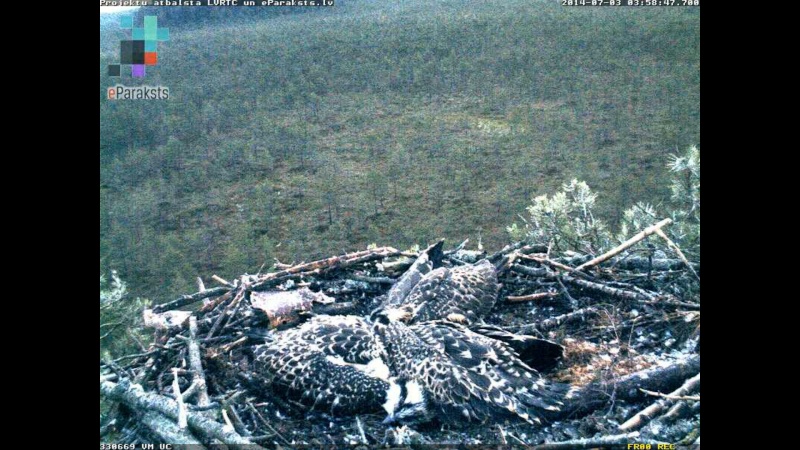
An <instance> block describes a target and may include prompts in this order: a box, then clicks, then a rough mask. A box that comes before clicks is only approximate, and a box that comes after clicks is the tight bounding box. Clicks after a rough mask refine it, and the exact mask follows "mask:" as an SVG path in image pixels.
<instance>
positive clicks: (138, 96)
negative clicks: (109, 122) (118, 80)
mask: <svg viewBox="0 0 800 450" xmlns="http://www.w3.org/2000/svg"><path fill="white" fill-rule="evenodd" d="M108 99H109V100H143V101H148V100H169V88H166V87H163V86H132V87H128V86H122V85H116V86H113V87H110V88H108Z"/></svg>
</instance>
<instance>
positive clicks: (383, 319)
mask: <svg viewBox="0 0 800 450" xmlns="http://www.w3.org/2000/svg"><path fill="white" fill-rule="evenodd" d="M414 315H415V314H414V309H413V308H412V307H411V306H409V305H403V306H396V307H386V308H380V309H378V310H376V311H374V312H373V313H372V315H371V318H372V322H373V323H382V324H384V325H388V324H390V323H397V322H402V323H405V324H407V323H409V322H411V320H412V319H413V318H414Z"/></svg>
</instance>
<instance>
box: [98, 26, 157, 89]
mask: <svg viewBox="0 0 800 450" xmlns="http://www.w3.org/2000/svg"><path fill="white" fill-rule="evenodd" d="M120 28H122V29H123V30H129V31H130V33H131V39H125V40H123V41H120V43H119V64H110V65H109V66H108V76H110V77H120V76H122V67H123V66H130V74H131V77H133V78H144V77H145V75H146V74H147V66H156V65H158V44H159V42H162V43H163V42H167V41H169V28H161V27H159V26H158V17H156V16H145V17H144V25H143V27H141V28H137V27H135V26H134V25H133V16H121V17H120Z"/></svg>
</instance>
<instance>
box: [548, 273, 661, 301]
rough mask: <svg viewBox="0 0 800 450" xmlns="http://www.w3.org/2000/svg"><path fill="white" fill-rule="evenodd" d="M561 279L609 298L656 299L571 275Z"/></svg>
mask: <svg viewBox="0 0 800 450" xmlns="http://www.w3.org/2000/svg"><path fill="white" fill-rule="evenodd" d="M561 279H562V280H564V282H566V283H569V284H572V285H575V286H578V287H580V288H583V289H588V290H590V291H595V292H600V293H602V294H606V295H608V296H611V297H616V298H620V299H624V300H634V301H652V300H654V299H655V296H652V295H647V294H643V293H640V292H634V291H628V290H625V289H619V288H615V287H611V286H608V285H605V284H601V283H595V282H592V281H586V280H580V279H578V278H574V277H571V276H569V275H564V276H563V277H562V278H561Z"/></svg>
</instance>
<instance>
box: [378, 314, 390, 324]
mask: <svg viewBox="0 0 800 450" xmlns="http://www.w3.org/2000/svg"><path fill="white" fill-rule="evenodd" d="M377 319H378V323H380V324H383V325H389V323H390V320H389V318H388V317H386V316H384V315H383V314H381V315H379V316H378V317H377Z"/></svg>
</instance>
